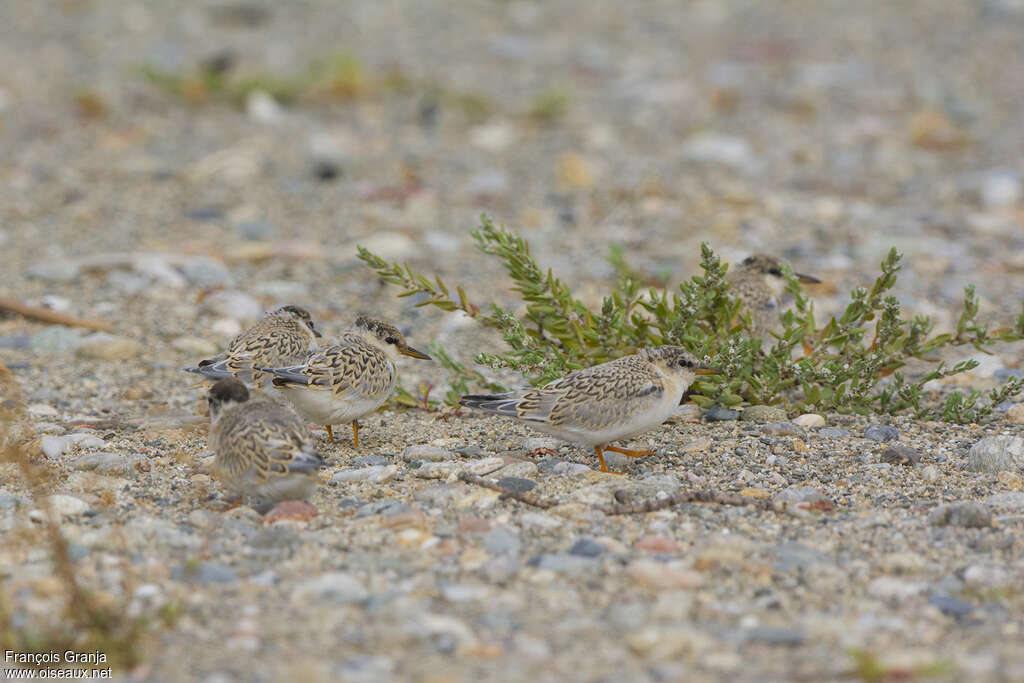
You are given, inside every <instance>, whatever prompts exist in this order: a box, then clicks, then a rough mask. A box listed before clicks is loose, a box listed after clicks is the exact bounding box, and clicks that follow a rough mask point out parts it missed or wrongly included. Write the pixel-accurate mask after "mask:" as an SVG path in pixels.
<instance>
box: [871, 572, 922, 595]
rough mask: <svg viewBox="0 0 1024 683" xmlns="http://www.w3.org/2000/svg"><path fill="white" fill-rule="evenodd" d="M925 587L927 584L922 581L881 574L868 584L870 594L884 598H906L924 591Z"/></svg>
mask: <svg viewBox="0 0 1024 683" xmlns="http://www.w3.org/2000/svg"><path fill="white" fill-rule="evenodd" d="M925 589H926V586H925V584H924V583H922V582H921V581H910V580H908V579H899V578H896V577H894V576H879V577H878V578H876V579H874V580H873V581H872V582H871V583H869V584H868V595H871V596H873V597H876V598H880V599H882V600H891V599H896V600H905V599H907V598H912V597H914V596H916V595H920V594H922V593H924V591H925Z"/></svg>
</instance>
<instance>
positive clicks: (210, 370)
mask: <svg viewBox="0 0 1024 683" xmlns="http://www.w3.org/2000/svg"><path fill="white" fill-rule="evenodd" d="M309 348H310V337H309V334H308V333H307V332H306V331H305V330H304V329H303V328H302V327H301V326H300V324H299V323H297V322H296V321H294V320H291V319H287V318H281V317H279V316H267V317H266V318H264V319H262V320H260V321H259V322H257V323H256V324H255V325H253V326H252V327H250V328H249V329H247V330H245V331H244V332H242V333H241V334H239V335H238V336H236V337H235V338H234V339H232V340H231V343H230V344H229V345H228V350H227V352H226V353H222V354H220V355H219V356H217V357H215V358H211V359H209V360H204V361H200V362H199V365H198V366H197V367H194V368H186V370H188V371H189V372H196V373H198V374H200V375H203V376H204V377H206V378H208V379H224V378H225V377H238V378H239V379H241V380H242V381H244V382H247V383H250V382H251V383H252V384H254V385H255V386H257V387H258V386H262V384H263V381H264V380H265V379H266V375H265V373H263V372H262V371H260V370H259V368H261V367H264V366H266V367H279V366H285V365H293V364H297V363H302V362H303V361H304V360H305V359H306V357H307V356H308V355H309Z"/></svg>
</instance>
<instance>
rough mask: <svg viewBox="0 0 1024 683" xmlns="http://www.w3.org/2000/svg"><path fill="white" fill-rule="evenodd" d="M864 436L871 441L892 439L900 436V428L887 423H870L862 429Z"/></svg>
mask: <svg viewBox="0 0 1024 683" xmlns="http://www.w3.org/2000/svg"><path fill="white" fill-rule="evenodd" d="M864 438H865V439H871V440H872V441H894V440H896V439H898V438H900V430H898V429H896V428H895V427H892V426H889V425H871V426H870V427H868V428H867V429H865V430H864Z"/></svg>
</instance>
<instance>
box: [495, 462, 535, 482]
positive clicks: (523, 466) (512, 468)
mask: <svg viewBox="0 0 1024 683" xmlns="http://www.w3.org/2000/svg"><path fill="white" fill-rule="evenodd" d="M538 472H539V469H538V467H537V465H535V464H534V463H532V462H530V461H529V460H518V461H516V462H513V463H509V464H508V465H505V466H504V467H502V468H501V469H500V470H498V472H497V474H498V475H499V476H501V477H512V478H518V479H529V478H530V477H532V476H536V475H537V473H538Z"/></svg>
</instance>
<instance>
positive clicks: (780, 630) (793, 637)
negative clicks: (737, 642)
mask: <svg viewBox="0 0 1024 683" xmlns="http://www.w3.org/2000/svg"><path fill="white" fill-rule="evenodd" d="M741 640H742V641H743V642H744V643H760V644H764V645H782V646H785V647H797V646H798V645H803V644H804V642H805V641H806V640H807V634H806V633H804V632H803V631H802V630H801V629H798V628H784V627H781V626H755V627H753V628H748V629H744V630H743V631H742V634H741Z"/></svg>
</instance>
